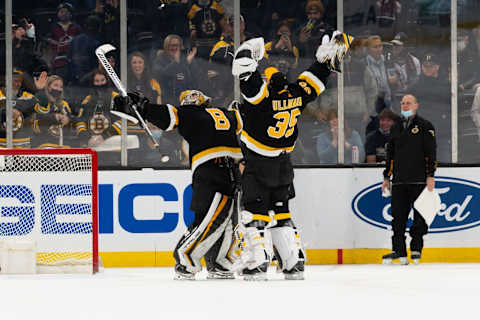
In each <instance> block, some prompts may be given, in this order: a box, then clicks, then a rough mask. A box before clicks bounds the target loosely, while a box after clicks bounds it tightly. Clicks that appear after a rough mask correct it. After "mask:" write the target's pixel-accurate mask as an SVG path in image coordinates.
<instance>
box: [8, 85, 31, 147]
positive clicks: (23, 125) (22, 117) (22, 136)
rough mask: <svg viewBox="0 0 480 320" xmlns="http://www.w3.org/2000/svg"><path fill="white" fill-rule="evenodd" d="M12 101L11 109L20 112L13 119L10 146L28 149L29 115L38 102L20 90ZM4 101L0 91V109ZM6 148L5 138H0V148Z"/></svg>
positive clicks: (29, 134) (29, 135) (29, 94)
mask: <svg viewBox="0 0 480 320" xmlns="http://www.w3.org/2000/svg"><path fill="white" fill-rule="evenodd" d="M14 99H15V100H14V101H13V103H14V105H13V108H15V109H17V110H18V111H20V114H19V115H18V116H16V117H14V118H13V122H12V131H13V140H12V144H13V147H14V148H30V138H31V135H32V126H31V115H32V113H33V108H34V106H35V105H36V104H37V103H38V100H37V98H36V97H35V96H34V95H33V94H31V93H29V92H27V91H25V90H22V89H20V90H19V92H18V94H17V95H16V97H14ZM5 101H6V97H5V95H4V93H3V92H2V91H1V90H0V108H4V107H5ZM0 126H1V124H0ZM6 147H7V139H6V138H5V137H0V148H6Z"/></svg>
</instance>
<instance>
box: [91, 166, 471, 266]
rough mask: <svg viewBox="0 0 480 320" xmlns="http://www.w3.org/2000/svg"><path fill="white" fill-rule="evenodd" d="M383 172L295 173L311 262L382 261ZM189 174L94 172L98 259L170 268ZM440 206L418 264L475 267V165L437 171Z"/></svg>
mask: <svg viewBox="0 0 480 320" xmlns="http://www.w3.org/2000/svg"><path fill="white" fill-rule="evenodd" d="M381 172H382V169H381V168H316V169H296V171H295V175H296V176H295V189H296V198H295V199H294V200H293V201H292V203H291V212H292V214H293V216H294V220H295V222H296V224H297V226H298V228H299V230H300V233H301V236H302V238H303V242H304V245H305V248H306V249H307V256H308V259H309V263H310V264H339V263H380V262H381V258H380V257H381V255H382V254H384V253H385V252H387V251H388V249H389V248H390V236H391V230H390V229H389V222H390V221H391V216H390V211H389V209H390V199H389V198H383V197H382V196H381V192H380V183H381V178H382V174H381ZM190 174H191V173H190V171H187V170H152V169H144V170H136V171H101V172H100V173H99V184H100V186H99V191H100V195H99V206H100V210H99V212H100V217H99V218H100V237H99V239H100V243H99V247H100V255H101V258H102V262H103V264H104V266H105V267H131V266H171V265H173V263H174V260H173V258H172V252H171V251H172V250H173V248H174V246H175V243H176V240H177V239H179V237H180V236H181V234H182V233H183V232H184V231H185V229H186V224H188V223H189V222H190V221H192V217H193V213H192V212H191V211H190V210H189V205H190V199H191V192H192V189H191V185H190V179H191V177H190ZM436 188H437V190H438V191H439V193H440V195H441V199H442V209H441V211H440V212H439V213H438V214H437V216H436V218H435V220H434V221H433V223H432V225H431V226H430V230H429V234H428V235H427V236H426V237H425V250H424V255H423V258H422V261H424V262H480V232H479V230H478V226H479V225H480V168H458V167H457V168H439V170H438V172H437V184H436Z"/></svg>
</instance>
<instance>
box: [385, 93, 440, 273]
mask: <svg viewBox="0 0 480 320" xmlns="http://www.w3.org/2000/svg"><path fill="white" fill-rule="evenodd" d="M417 109H418V102H417V99H416V97H415V96H413V95H411V94H406V95H405V96H403V98H402V101H401V113H402V120H401V121H397V122H396V123H395V124H394V125H393V127H392V130H391V136H390V140H389V142H388V145H387V161H386V168H385V170H384V172H383V177H384V180H383V184H382V193H383V192H385V191H386V190H387V189H388V190H389V189H390V178H391V176H392V174H393V181H392V184H393V189H392V217H393V220H392V229H393V236H392V250H393V252H392V253H390V254H387V255H384V256H383V260H384V263H389V262H391V261H392V260H395V259H400V263H401V264H408V261H407V249H406V245H405V229H406V227H407V220H408V215H409V213H410V209H411V208H412V207H413V203H414V201H415V200H416V199H417V198H418V196H419V195H420V193H422V191H423V190H424V189H425V186H426V187H427V188H428V190H429V191H433V189H434V187H435V178H434V173H435V169H436V167H437V161H436V148H437V145H436V141H435V129H434V127H433V125H432V124H431V123H430V122H429V121H427V120H425V119H424V118H422V117H420V116H418V115H417ZM413 211H414V216H413V224H412V226H411V227H410V236H411V237H412V240H411V242H410V250H411V258H412V260H414V261H418V260H419V259H420V257H421V252H422V248H423V235H425V234H426V233H427V231H428V226H427V224H426V223H425V219H424V218H423V217H422V216H421V215H420V213H419V212H418V211H417V210H416V209H413Z"/></svg>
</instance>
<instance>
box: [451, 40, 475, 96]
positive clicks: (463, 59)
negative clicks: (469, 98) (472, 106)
mask: <svg viewBox="0 0 480 320" xmlns="http://www.w3.org/2000/svg"><path fill="white" fill-rule="evenodd" d="M474 50H475V48H474V46H473V43H471V42H470V33H468V32H467V31H466V30H459V32H458V34H457V52H458V53H457V64H458V69H457V70H458V89H459V91H460V92H463V91H465V90H467V89H471V88H473V87H474V86H475V85H477V84H480V78H479V72H478V71H479V70H478V66H477V65H478V57H476V56H475V51H474Z"/></svg>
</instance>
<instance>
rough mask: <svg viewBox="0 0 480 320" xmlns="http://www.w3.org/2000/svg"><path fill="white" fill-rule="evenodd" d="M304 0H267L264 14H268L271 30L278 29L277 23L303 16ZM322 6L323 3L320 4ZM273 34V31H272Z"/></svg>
mask: <svg viewBox="0 0 480 320" xmlns="http://www.w3.org/2000/svg"><path fill="white" fill-rule="evenodd" d="M304 5H305V1H291V0H276V1H267V6H266V9H267V11H266V12H264V14H265V15H270V20H271V26H272V27H273V31H275V30H276V29H278V25H279V24H281V23H283V22H287V23H291V24H293V23H295V21H298V20H299V19H300V18H302V17H303V13H304V10H303V8H304ZM322 8H323V5H322ZM273 35H274V36H275V32H274V33H273Z"/></svg>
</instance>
